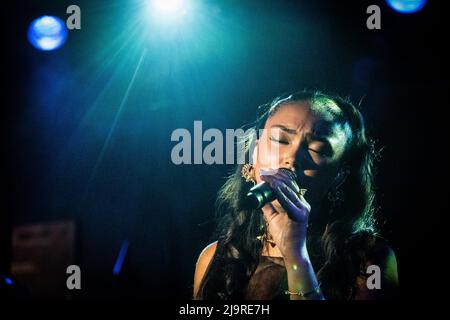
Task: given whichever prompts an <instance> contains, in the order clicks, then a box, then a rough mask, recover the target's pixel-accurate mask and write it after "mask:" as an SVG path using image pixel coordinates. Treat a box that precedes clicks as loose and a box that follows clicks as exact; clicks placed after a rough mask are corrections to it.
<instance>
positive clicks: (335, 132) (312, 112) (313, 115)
mask: <svg viewBox="0 0 450 320" xmlns="http://www.w3.org/2000/svg"><path fill="white" fill-rule="evenodd" d="M330 101H331V100H329V101H326V102H325V103H316V104H311V103H310V102H293V103H285V104H283V105H280V106H279V107H278V109H277V110H276V111H275V112H274V113H273V114H272V115H271V116H270V117H269V118H268V119H267V122H266V128H271V127H272V126H274V125H283V126H286V127H288V128H291V129H294V130H296V131H297V133H298V134H300V133H307V134H311V135H312V136H314V137H318V138H320V139H323V140H327V141H328V142H329V143H330V144H331V146H332V147H333V148H335V149H342V148H343V147H344V145H346V143H347V142H348V141H349V139H351V135H352V133H351V129H350V126H349V125H348V123H347V122H346V121H343V120H342V119H343V117H342V110H341V109H340V108H339V107H338V106H337V105H336V104H335V103H334V102H333V101H331V102H330Z"/></svg>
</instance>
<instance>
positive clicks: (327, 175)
mask: <svg viewBox="0 0 450 320" xmlns="http://www.w3.org/2000/svg"><path fill="white" fill-rule="evenodd" d="M333 173H334V170H333V168H329V167H328V168H326V167H325V168H320V169H318V170H304V171H303V175H304V177H303V178H304V180H303V181H304V182H305V187H307V189H310V190H311V191H312V193H315V194H316V195H318V196H319V195H322V194H323V193H324V192H325V191H327V190H328V189H329V187H330V185H331V183H332V181H333V179H334V174H333Z"/></svg>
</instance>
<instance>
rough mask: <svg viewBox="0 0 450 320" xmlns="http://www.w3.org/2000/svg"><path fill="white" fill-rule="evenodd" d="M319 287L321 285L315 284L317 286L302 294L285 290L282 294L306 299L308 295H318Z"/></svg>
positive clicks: (301, 292)
mask: <svg viewBox="0 0 450 320" xmlns="http://www.w3.org/2000/svg"><path fill="white" fill-rule="evenodd" d="M320 285H321V283H320V282H319V283H318V284H317V286H315V287H314V288H313V289H312V290H310V291H307V292H303V291H301V290H300V291H298V292H292V291H289V290H286V291H284V294H288V295H297V296H301V297H304V298H306V297H308V296H309V295H311V294H313V293H316V294H320Z"/></svg>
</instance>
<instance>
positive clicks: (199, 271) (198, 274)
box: [194, 241, 217, 299]
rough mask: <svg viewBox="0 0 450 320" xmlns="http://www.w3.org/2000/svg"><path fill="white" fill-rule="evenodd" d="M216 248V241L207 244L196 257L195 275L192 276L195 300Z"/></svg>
mask: <svg viewBox="0 0 450 320" xmlns="http://www.w3.org/2000/svg"><path fill="white" fill-rule="evenodd" d="M216 247H217V241H215V242H213V243H211V244H209V245H208V246H207V247H206V248H205V249H203V251H202V252H201V253H200V256H199V257H198V260H197V264H196V265H195V274H194V299H197V294H198V290H199V289H200V284H201V283H202V280H203V277H204V276H205V273H206V270H207V269H208V266H209V264H210V262H211V261H212V258H213V257H214V253H215V252H216Z"/></svg>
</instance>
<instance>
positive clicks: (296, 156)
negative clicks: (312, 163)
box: [280, 145, 308, 173]
mask: <svg viewBox="0 0 450 320" xmlns="http://www.w3.org/2000/svg"><path fill="white" fill-rule="evenodd" d="M304 149H305V148H303V147H302V145H299V146H298V147H297V148H292V149H291V150H289V152H286V153H285V154H284V155H283V158H282V159H280V160H281V161H280V166H281V167H283V168H287V169H290V170H292V171H294V172H296V173H298V172H301V171H302V170H304V168H303V167H304V163H305V159H306V157H307V156H308V155H307V153H306V154H305V150H304Z"/></svg>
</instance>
